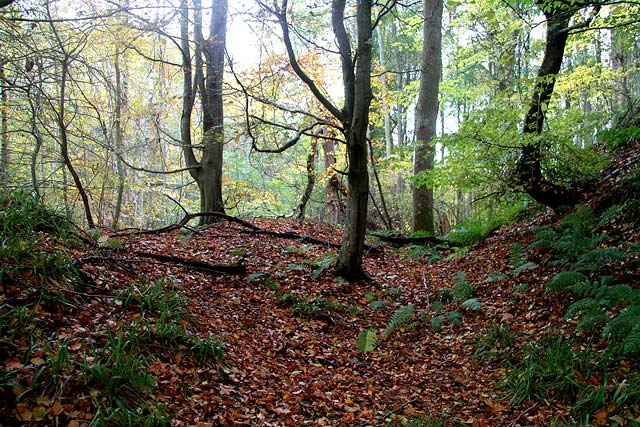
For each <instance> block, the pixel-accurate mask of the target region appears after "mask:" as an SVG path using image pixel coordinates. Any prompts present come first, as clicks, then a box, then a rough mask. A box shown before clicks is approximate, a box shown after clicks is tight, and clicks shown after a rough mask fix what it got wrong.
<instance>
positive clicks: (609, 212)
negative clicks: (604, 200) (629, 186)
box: [598, 205, 624, 227]
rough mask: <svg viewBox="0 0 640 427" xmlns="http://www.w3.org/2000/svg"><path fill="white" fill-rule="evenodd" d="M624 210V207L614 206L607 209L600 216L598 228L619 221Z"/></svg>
mask: <svg viewBox="0 0 640 427" xmlns="http://www.w3.org/2000/svg"><path fill="white" fill-rule="evenodd" d="M623 210H624V205H614V206H611V207H610V208H607V209H606V210H605V211H604V212H603V213H602V214H601V215H600V220H599V221H598V227H602V226H603V225H605V224H607V223H609V222H611V221H613V220H615V219H617V218H618V217H619V216H620V214H621V213H622V211H623Z"/></svg>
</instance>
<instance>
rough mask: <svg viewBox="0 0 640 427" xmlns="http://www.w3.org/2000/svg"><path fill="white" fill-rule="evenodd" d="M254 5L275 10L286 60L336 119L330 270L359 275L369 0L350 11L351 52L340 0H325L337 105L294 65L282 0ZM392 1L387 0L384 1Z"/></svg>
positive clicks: (352, 277)
mask: <svg viewBox="0 0 640 427" xmlns="http://www.w3.org/2000/svg"><path fill="white" fill-rule="evenodd" d="M259 3H260V5H261V6H262V7H263V8H264V9H266V10H268V11H269V12H270V13H272V14H273V15H275V16H276V17H277V19H278V22H279V24H280V28H281V30H282V35H283V38H284V43H285V47H286V49H287V55H288V57H289V63H290V64H291V68H292V70H293V71H294V72H295V73H296V75H297V76H298V77H299V78H300V80H301V81H302V82H303V83H304V84H305V85H306V86H307V87H308V88H309V90H310V91H311V93H312V94H313V95H314V96H315V97H316V99H317V100H318V101H319V102H320V103H321V104H322V106H323V107H324V108H325V109H326V110H327V111H328V112H329V113H330V114H331V115H332V116H333V117H335V118H336V119H338V120H339V121H340V123H341V125H342V132H343V133H344V136H345V139H346V146H347V160H348V163H349V165H348V167H349V169H348V172H347V177H348V180H349V182H348V194H347V218H346V224H345V226H344V234H343V238H342V243H341V245H340V254H339V256H338V261H337V263H336V268H335V272H336V274H337V275H339V276H342V277H344V278H345V279H347V280H349V281H357V280H360V279H365V278H366V275H365V273H364V270H363V268H362V253H363V247H364V237H365V231H366V226H367V201H368V198H369V171H368V164H367V128H368V126H369V106H370V104H371V98H372V94H371V55H372V53H371V52H372V50H371V33H372V22H371V7H372V4H371V3H372V2H371V0H359V1H358V2H357V11H356V21H357V25H356V29H357V33H358V41H357V57H356V61H355V67H354V59H353V57H352V54H351V39H350V37H349V34H348V33H347V30H346V28H345V25H344V10H345V6H346V0H333V1H332V2H331V25H332V28H333V33H334V35H335V38H336V43H337V45H338V51H339V54H340V62H341V67H342V83H343V90H344V105H343V107H342V109H338V108H337V107H336V106H335V105H334V104H333V103H332V102H331V101H330V100H329V98H327V96H326V95H325V94H324V92H323V91H322V90H321V89H320V87H318V86H317V85H316V84H315V82H314V81H313V79H311V77H309V75H308V74H307V73H305V72H304V70H303V69H302V67H301V66H300V64H299V62H298V60H297V57H296V54H295V52H294V49H293V43H292V41H291V36H290V26H289V23H288V21H287V9H288V0H282V3H281V4H280V5H279V6H277V7H276V8H271V7H270V6H268V5H266V4H265V3H264V2H259ZM387 6H389V7H391V6H393V2H391V3H390V4H387Z"/></svg>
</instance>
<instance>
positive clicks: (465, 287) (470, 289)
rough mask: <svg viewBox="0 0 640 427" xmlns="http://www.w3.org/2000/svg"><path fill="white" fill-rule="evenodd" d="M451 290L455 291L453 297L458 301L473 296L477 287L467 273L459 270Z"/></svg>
mask: <svg viewBox="0 0 640 427" xmlns="http://www.w3.org/2000/svg"><path fill="white" fill-rule="evenodd" d="M451 290H452V292H453V297H454V298H455V299H456V300H457V301H465V300H468V299H469V298H471V295H473V293H474V292H475V290H476V288H475V287H474V286H473V285H472V284H471V283H469V280H467V275H466V274H465V273H463V272H461V271H459V272H458V273H457V274H456V277H455V279H454V280H453V288H452V289H451Z"/></svg>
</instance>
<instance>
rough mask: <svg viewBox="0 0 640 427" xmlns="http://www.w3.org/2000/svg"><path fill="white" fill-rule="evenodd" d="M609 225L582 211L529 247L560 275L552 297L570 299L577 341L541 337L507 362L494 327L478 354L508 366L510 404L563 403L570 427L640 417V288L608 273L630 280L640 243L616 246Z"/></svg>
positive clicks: (502, 338) (552, 283) (503, 338)
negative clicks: (630, 268) (550, 400)
mask: <svg viewBox="0 0 640 427" xmlns="http://www.w3.org/2000/svg"><path fill="white" fill-rule="evenodd" d="M608 221H609V219H608V218H605V219H603V218H602V217H600V218H597V217H596V215H595V214H594V212H593V211H592V210H591V209H590V208H588V207H586V206H578V207H577V208H576V209H575V211H574V212H573V213H571V214H569V215H567V216H565V217H564V218H563V219H562V220H561V221H560V222H559V223H558V224H557V226H555V227H553V226H545V227H540V228H538V229H536V230H535V232H536V236H537V240H536V241H535V242H534V243H533V244H531V245H530V246H529V247H528V248H527V251H531V252H532V253H538V254H550V256H549V255H547V256H545V257H544V258H542V259H543V262H545V263H546V264H547V265H549V266H553V267H556V268H558V269H560V272H558V273H557V274H556V275H554V276H553V277H552V278H551V279H550V280H549V281H548V282H547V284H546V292H547V293H548V294H550V295H553V294H564V295H568V296H570V299H569V303H568V305H567V306H566V309H565V314H564V317H565V319H566V320H567V321H571V322H572V324H573V325H574V328H575V332H576V333H575V335H574V336H573V337H571V338H567V337H564V336H562V335H557V336H545V337H541V339H540V340H537V341H533V342H530V343H529V344H528V345H527V346H525V347H524V348H522V349H521V350H520V351H518V352H517V353H516V354H513V355H511V356H510V357H505V356H506V354H505V353H504V352H503V351H501V350H499V349H498V350H496V349H495V348H491V345H492V344H494V345H495V346H496V347H497V346H498V345H503V346H504V345H506V346H507V348H508V347H509V346H510V344H509V340H510V337H509V336H508V335H504V334H503V333H502V331H500V329H496V328H495V327H494V328H493V329H490V330H487V331H486V332H485V338H484V342H483V343H481V344H480V345H479V346H478V347H477V348H478V350H477V352H476V355H478V356H479V357H482V358H489V359H491V358H497V359H500V360H501V361H502V362H503V363H504V364H505V366H506V374H505V377H504V385H505V387H506V390H507V391H506V397H507V398H508V399H509V401H510V402H511V403H512V404H515V405H521V404H525V403H526V404H529V403H527V402H530V401H532V400H534V401H538V402H547V401H548V400H549V399H555V400H558V401H561V402H564V403H565V404H567V405H569V406H570V407H571V411H570V414H569V417H570V418H569V419H563V420H559V421H560V422H561V423H567V422H568V423H570V425H591V424H590V423H591V421H592V420H593V419H594V418H598V419H600V420H604V419H606V420H608V422H609V423H610V424H608V425H612V426H621V425H637V420H636V421H633V420H634V419H635V418H634V417H635V416H637V414H638V412H639V411H640V404H639V402H640V381H639V379H640V377H639V375H638V373H637V372H638V371H637V363H638V357H639V356H640V289H639V288H637V283H635V282H630V283H620V282H619V280H618V279H617V278H616V275H615V274H613V275H612V274H610V273H609V272H614V273H615V272H616V271H621V272H623V274H622V275H619V276H620V277H626V276H628V271H627V270H626V269H627V268H628V267H627V265H634V264H633V263H634V261H633V260H634V259H637V258H638V256H639V255H640V251H639V250H638V249H639V248H640V245H639V244H638V242H635V243H625V244H620V243H617V242H616V241H615V240H614V239H613V238H611V237H610V236H609V235H608V234H607V233H606V232H604V231H603V230H602V226H603V224H605V223H607V222H608ZM512 253H513V252H512ZM516 255H518V254H516ZM522 261H524V259H522V257H520V259H518V260H517V262H516V263H520V262H522ZM512 265H513V263H512ZM631 277H633V275H631ZM634 414H635V415H634ZM629 423H631V424H629ZM634 423H635V424H634ZM559 425H562V424H559ZM564 425H569V424H564Z"/></svg>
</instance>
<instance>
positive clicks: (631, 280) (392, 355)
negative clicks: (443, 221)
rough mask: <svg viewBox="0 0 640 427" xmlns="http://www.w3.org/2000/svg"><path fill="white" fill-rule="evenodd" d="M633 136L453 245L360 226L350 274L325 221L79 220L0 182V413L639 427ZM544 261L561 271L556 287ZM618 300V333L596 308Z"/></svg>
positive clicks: (77, 420)
mask: <svg viewBox="0 0 640 427" xmlns="http://www.w3.org/2000/svg"><path fill="white" fill-rule="evenodd" d="M637 148H638V147H637V146H636V147H632V148H629V149H628V150H627V151H624V152H621V153H620V154H619V155H618V157H617V158H616V159H615V160H614V162H612V164H611V165H610V166H609V167H608V168H607V169H606V170H603V171H602V177H603V180H602V181H601V182H599V183H598V184H597V185H595V186H594V191H593V193H590V194H589V195H588V197H587V198H586V199H585V204H584V205H583V206H581V207H580V208H578V210H577V211H572V212H565V213H562V214H559V213H558V214H556V213H553V212H550V211H549V212H544V213H541V214H538V215H536V216H533V217H529V218H524V217H523V219H522V221H521V222H520V223H518V224H514V225H510V226H508V227H503V228H500V229H498V230H496V231H495V232H494V233H492V234H491V235H490V236H489V237H487V238H486V239H485V240H483V241H482V242H480V243H478V244H475V245H473V246H471V247H470V248H458V249H455V250H450V249H438V248H423V247H415V246H412V247H392V246H388V245H384V244H382V243H380V242H378V241H376V240H375V239H371V241H370V244H371V248H370V251H369V252H368V253H367V255H366V257H365V261H364V262H365V268H366V271H367V272H368V273H369V274H370V276H371V278H372V281H371V282H370V283H358V284H348V283H345V282H343V281H341V280H336V279H334V278H333V277H332V274H331V270H332V268H331V267H332V264H333V262H334V260H335V254H336V249H335V247H333V246H329V245H323V244H320V243H319V242H318V241H325V242H329V243H334V244H337V243H338V242H339V241H340V233H341V231H340V229H339V228H338V227H336V226H331V225H326V224H319V223H310V222H296V221H291V220H281V219H279V220H266V219H255V220H252V221H250V223H251V224H253V225H254V226H255V227H251V226H249V223H245V222H233V221H221V222H219V223H217V224H216V225H213V226H210V227H207V228H204V229H199V230H194V229H187V228H176V229H173V230H166V231H158V232H155V233H133V232H132V233H129V234H126V233H122V234H116V233H113V232H110V231H108V230H103V231H102V232H101V234H100V235H98V234H93V235H91V236H88V235H84V234H83V233H81V232H79V231H77V230H73V228H72V227H71V228H70V226H69V225H68V224H67V225H65V224H64V222H63V221H62V220H61V219H59V218H57V217H56V216H55V215H53V216H51V213H50V212H48V211H46V210H42V208H38V207H33V206H32V207H30V208H29V209H33V211H29V212H30V213H29V215H35V214H38V215H43V216H42V218H43V219H42V220H41V221H33V223H31V224H27V223H26V222H25V221H24V218H25V217H20V216H19V215H17V214H16V216H12V214H9V212H14V211H15V208H16V207H22V208H24V207H25V206H27V205H28V203H27V202H25V201H23V200H17V198H12V197H7V198H6V199H5V200H4V201H2V209H3V212H5V215H4V217H3V224H4V229H5V230H9V232H11V230H12V228H11V227H15V230H18V232H16V233H14V237H15V236H18V237H15V239H14V240H10V239H8V240H5V243H4V244H3V251H4V253H3V256H2V262H3V264H4V265H3V272H2V274H1V275H0V280H1V282H0V283H1V284H0V309H1V311H0V315H1V316H2V317H1V318H0V319H1V323H0V328H1V332H2V339H1V341H0V354H1V355H2V357H0V359H1V360H2V362H0V363H1V371H0V372H1V373H0V375H1V376H0V390H1V392H2V396H3V399H2V402H4V403H3V404H2V407H1V408H0V419H2V420H4V421H3V422H0V424H1V425H4V426H13V425H25V426H27V425H68V426H83V425H86V426H89V425H175V426H188V425H189V426H192V425H196V426H213V425H222V426H232V425H251V426H253V425H263V426H297V425H316V426H392V425H393V426H401V425H414V426H418V425H423V426H436V425H447V426H448V425H452V426H453V425H468V426H549V425H558V426H561V425H566V426H568V425H598V426H606V425H611V426H613V425H640V408H639V403H638V402H639V400H640V381H639V378H640V375H639V374H638V365H637V361H638V359H637V355H638V354H640V344H638V347H637V348H635V347H634V345H636V344H637V343H636V344H634V341H633V333H637V334H638V337H640V326H639V325H640V321H639V320H638V319H637V318H638V317H640V314H639V313H640V311H638V312H637V313H635V315H636V318H635V320H634V318H633V317H632V316H630V315H629V314H630V310H629V308H634V307H636V308H637V306H638V304H640V298H638V292H640V291H638V288H637V284H638V283H640V282H639V280H638V279H639V278H640V268H639V267H640V261H639V254H640V244H639V243H638V240H639V238H640V237H639V230H640V227H638V213H637V212H638V210H637V208H638V204H637V199H638V197H639V193H638V184H637V183H638V181H639V180H638V171H637V169H636V168H637V165H638V159H639V158H640V156H639V155H638V149H637ZM634 203H635V204H634ZM25 210H26V208H24V209H23V214H24V211H25ZM34 212H35V213H34ZM16 218H17V219H16ZM21 218H22V219H21ZM27 218H29V217H27ZM31 218H33V216H31ZM12 221H13V222H12ZM29 227H33V230H32V231H33V232H32V233H31V234H29V233H27V231H28V230H27V229H28V228H29ZM265 230H268V231H269V232H271V233H265V232H264V231H265ZM21 233H25V234H24V235H23V234H21ZM277 233H280V234H279V235H275V234H277ZM602 233H606V235H605V234H602ZM294 234H295V235H298V236H311V237H313V238H314V239H316V240H314V241H313V242H311V241H305V240H304V239H300V238H298V239H296V238H294V236H293V235H294ZM29 236H30V237H29ZM34 236H35V237H34ZM79 236H80V237H79ZM12 245H13V246H12ZM10 249H11V251H10ZM76 269H77V270H76ZM562 271H564V272H568V273H567V274H565V275H564V276H568V275H569V274H573V273H575V274H574V276H576V277H579V278H580V280H575V281H573V282H571V283H569V284H567V285H566V286H565V285H562V284H557V283H556V282H557V281H556V282H552V283H556V284H557V287H556V289H555V291H554V289H553V285H551V287H549V285H548V284H549V282H550V281H552V279H554V278H556V277H558V276H557V274H558V273H560V272H562ZM564 276H562V277H564ZM607 276H609V277H611V279H605V277H607ZM585 283H586V284H588V285H589V286H590V287H589V288H588V289H587V288H586V287H585V286H586V285H585ZM614 283H615V284H624V285H627V286H626V287H625V288H620V287H618V288H615V290H616V292H623V291H624V292H625V293H624V295H623V296H622V297H620V298H618V299H615V298H614V297H613V296H612V295H613V291H611V290H612V289H614V286H615V285H614ZM577 285H582V288H580V289H578V287H577ZM563 286H564V287H563ZM587 287H588V286H587ZM581 298H582V299H587V298H588V299H590V300H591V302H590V303H589V302H586V303H585V304H583V305H584V306H583V307H582V308H579V307H578V308H575V309H574V313H573V314H575V316H569V317H565V313H566V310H567V308H568V306H569V304H571V303H573V302H574V301H577V300H581ZM589 304H591V306H589ZM589 307H591V308H594V307H595V309H594V310H591V311H590V308H589ZM634 309H635V308H634ZM625 310H626V311H625ZM621 313H622V314H624V313H627V315H628V316H627V317H628V318H629V319H627V320H628V321H629V322H633V321H635V322H636V323H632V324H631V329H630V330H623V331H622V332H620V329H615V328H614V327H613V326H610V323H611V319H616V316H618V315H620V314H621ZM585 314H588V315H594V316H595V317H598V316H597V315H599V317H598V318H597V319H595V318H594V319H591V320H589V319H585V316H584V315H585ZM596 314H597V315H596ZM631 314H633V313H631ZM619 317H621V316H619ZM589 322H592V323H593V324H591V323H589ZM614 326H615V325H614ZM606 327H609V329H610V330H613V331H614V332H615V333H616V334H617V335H615V334H609V335H607V336H606V337H605V338H606V339H601V337H602V336H603V335H602V329H603V328H606ZM363 331H365V332H363ZM625 331H626V333H625ZM638 342H640V339H639V340H638ZM536 356H537V357H538V358H539V360H538V361H537V362H535V360H536ZM534 362H535V363H534ZM536 363H537V364H536ZM554 423H555V424H554ZM580 423H582V424H580Z"/></svg>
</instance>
